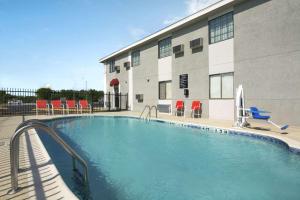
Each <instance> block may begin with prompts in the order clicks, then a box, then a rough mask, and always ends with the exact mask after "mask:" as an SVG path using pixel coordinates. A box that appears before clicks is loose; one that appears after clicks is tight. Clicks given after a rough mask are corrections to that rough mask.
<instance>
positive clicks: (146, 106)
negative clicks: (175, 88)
mask: <svg viewBox="0 0 300 200" xmlns="http://www.w3.org/2000/svg"><path fill="white" fill-rule="evenodd" d="M147 108H148V109H149V111H150V110H151V107H150V106H149V105H145V107H144V109H143V111H142V112H141V114H140V117H139V118H140V119H142V116H143V114H144V112H145V111H146V109H147ZM149 111H148V113H147V115H148V114H149ZM146 117H147V116H146ZM145 119H146V118H145Z"/></svg>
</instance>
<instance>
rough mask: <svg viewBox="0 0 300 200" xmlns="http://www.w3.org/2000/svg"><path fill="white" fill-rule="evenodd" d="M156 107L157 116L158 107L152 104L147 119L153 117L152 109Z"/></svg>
mask: <svg viewBox="0 0 300 200" xmlns="http://www.w3.org/2000/svg"><path fill="white" fill-rule="evenodd" d="M153 108H154V109H155V117H156V118H157V107H156V106H155V105H153V106H151V108H150V110H149V112H148V114H147V116H146V119H151V115H152V109H153Z"/></svg>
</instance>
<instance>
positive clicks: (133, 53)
mask: <svg viewBox="0 0 300 200" xmlns="http://www.w3.org/2000/svg"><path fill="white" fill-rule="evenodd" d="M134 55H135V56H137V57H138V63H136V64H135V63H134V62H133V59H134V58H133V57H134ZM140 64H141V51H140V50H135V51H133V52H131V66H132V67H135V66H139V65H140Z"/></svg>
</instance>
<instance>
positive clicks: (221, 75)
mask: <svg viewBox="0 0 300 200" xmlns="http://www.w3.org/2000/svg"><path fill="white" fill-rule="evenodd" d="M225 75H232V85H233V87H232V98H223V88H222V86H223V85H222V82H223V81H222V79H223V76H225ZM213 76H220V93H221V94H220V98H212V97H211V83H210V77H213ZM209 99H212V100H218V99H225V100H226V99H234V72H227V73H220V74H211V75H209Z"/></svg>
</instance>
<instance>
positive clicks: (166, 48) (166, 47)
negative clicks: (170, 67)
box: [158, 37, 172, 58]
mask: <svg viewBox="0 0 300 200" xmlns="http://www.w3.org/2000/svg"><path fill="white" fill-rule="evenodd" d="M171 46H172V44H171V37H169V38H166V39H164V40H161V41H159V42H158V58H164V57H167V56H170V55H171V53H172V48H171Z"/></svg>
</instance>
